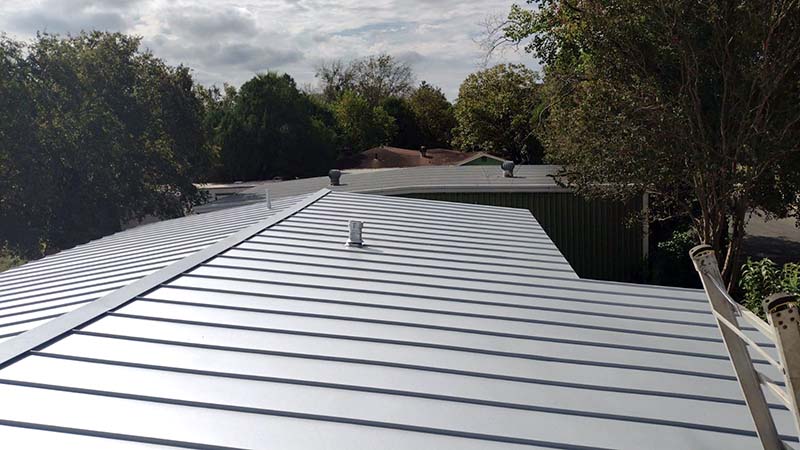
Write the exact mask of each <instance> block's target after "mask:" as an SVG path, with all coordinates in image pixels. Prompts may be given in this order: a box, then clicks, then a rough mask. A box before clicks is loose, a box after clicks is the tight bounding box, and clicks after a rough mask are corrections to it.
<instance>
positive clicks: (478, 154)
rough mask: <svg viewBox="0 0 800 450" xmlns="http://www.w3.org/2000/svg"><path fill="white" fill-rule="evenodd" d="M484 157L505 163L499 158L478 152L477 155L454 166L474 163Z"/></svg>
mask: <svg viewBox="0 0 800 450" xmlns="http://www.w3.org/2000/svg"><path fill="white" fill-rule="evenodd" d="M484 156H485V157H487V158H492V159H493V160H495V161H500V162H505V161H506V160H505V159H503V158H500V157H499V156H494V155H492V154H491V153H486V152H478V153H476V154H474V155H472V156H470V157H469V158H467V159H465V160H463V161H461V162H460V163H458V164H456V166H463V165H465V164H468V163H471V162H472V161H475V160H476V159H478V158H482V157H484Z"/></svg>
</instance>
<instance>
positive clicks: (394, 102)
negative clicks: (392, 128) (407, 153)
mask: <svg viewBox="0 0 800 450" xmlns="http://www.w3.org/2000/svg"><path fill="white" fill-rule="evenodd" d="M381 107H382V108H383V110H384V111H386V113H387V114H388V115H390V116H391V117H392V118H393V119H394V123H395V125H396V127H397V133H395V135H394V136H393V137H392V138H391V140H390V141H389V144H390V145H392V146H394V147H402V148H419V146H421V145H423V143H424V142H425V141H424V139H423V137H422V130H421V129H420V125H419V123H418V121H417V115H416V114H415V113H414V110H413V109H411V104H410V103H409V101H408V100H406V99H404V98H400V97H389V98H387V99H385V100H384V101H383V102H382V103H381ZM362 150H364V149H362Z"/></svg>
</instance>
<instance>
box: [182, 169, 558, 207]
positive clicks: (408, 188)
mask: <svg viewBox="0 0 800 450" xmlns="http://www.w3.org/2000/svg"><path fill="white" fill-rule="evenodd" d="M559 168H560V166H551V165H523V166H517V167H516V168H515V170H514V177H513V178H508V177H504V176H503V171H502V170H501V169H500V168H499V167H497V166H434V167H410V168H403V169H389V170H345V171H343V172H342V177H341V186H330V180H329V178H328V177H327V176H324V177H315V178H304V179H300V180H289V181H282V182H277V183H268V184H264V185H259V186H256V187H254V188H252V189H248V190H245V191H243V192H241V193H239V194H235V195H231V196H229V197H227V198H224V199H222V200H219V201H217V202H213V203H208V204H206V205H203V206H201V207H199V208H197V212H199V213H204V212H208V211H215V210H217V209H223V208H230V207H233V206H239V205H245V204H249V203H252V202H256V203H257V202H261V201H262V200H263V198H264V192H265V191H266V190H269V192H270V195H271V196H272V197H273V198H283V197H287V196H292V195H299V194H308V193H310V192H314V191H316V190H318V189H323V188H327V189H331V190H333V191H335V192H359V193H367V194H392V195H401V194H420V193H428V192H436V193H441V192H568V191H569V190H568V189H566V188H563V187H561V186H559V185H558V184H557V183H556V182H555V181H554V179H553V175H554V174H555V173H556V172H557V171H558V169H559Z"/></svg>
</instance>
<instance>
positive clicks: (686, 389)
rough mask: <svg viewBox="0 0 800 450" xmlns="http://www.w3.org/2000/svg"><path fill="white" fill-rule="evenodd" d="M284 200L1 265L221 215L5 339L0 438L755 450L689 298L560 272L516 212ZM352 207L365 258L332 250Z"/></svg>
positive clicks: (81, 442)
mask: <svg viewBox="0 0 800 450" xmlns="http://www.w3.org/2000/svg"><path fill="white" fill-rule="evenodd" d="M290 203H291V204H288V203H287V204H286V205H285V206H284V207H283V208H282V209H281V210H280V211H278V212H276V213H274V214H271V215H269V216H268V217H264V218H263V219H262V220H260V221H257V222H255V223H253V222H249V223H251V225H249V226H247V227H245V228H241V227H240V226H239V225H238V224H237V225H233V223H236V222H238V221H239V219H237V217H238V216H239V215H240V214H244V213H245V212H249V213H254V212H255V211H259V210H258V209H257V208H259V206H257V205H251V206H248V207H243V208H238V209H235V210H227V211H224V212H223V213H224V214H223V213H215V214H207V215H200V216H195V217H187V218H184V219H179V220H177V221H174V222H173V223H172V224H171V228H169V229H163V230H161V232H155V230H156V228H154V227H155V225H153V226H149V227H147V228H149V230H148V229H145V227H143V229H141V230H138V231H139V234H138V235H137V234H135V233H133V234H132V232H131V231H129V232H125V233H121V234H120V235H118V236H117V237H116V239H114V240H113V242H108V243H106V245H105V246H101V248H100V249H98V250H97V251H96V252H95V251H94V250H92V248H91V244H89V245H87V246H86V247H85V248H83V249H82V250H80V251H77V252H74V253H73V254H72V256H70V257H69V258H65V257H62V258H61V262H57V261H58V258H55V257H48V258H45V259H44V260H42V261H41V262H39V263H38V264H34V265H26V266H23V267H22V268H21V269H17V270H15V271H12V272H11V273H14V274H15V275H14V279H15V282H20V281H25V276H24V275H23V277H22V279H20V278H19V275H21V274H27V276H37V275H35V274H36V273H37V272H36V270H34V269H35V268H36V267H37V266H38V268H39V269H45V268H47V267H50V268H51V269H54V268H55V267H56V266H58V265H60V267H61V269H62V270H66V271H69V270H74V269H76V268H78V267H76V266H81V265H85V264H89V265H90V264H91V263H92V256H91V255H92V254H93V252H95V253H97V254H96V255H95V256H99V255H103V254H105V253H106V252H113V251H114V250H112V249H117V251H120V252H121V251H122V250H124V249H127V250H129V251H132V252H133V251H138V250H140V249H143V250H144V252H147V251H148V249H150V245H151V244H150V242H149V240H148V239H142V237H143V236H147V235H149V236H150V240H153V241H155V240H158V239H165V240H169V239H178V240H191V239H190V238H186V237H183V236H182V231H183V228H182V227H181V225H182V224H183V223H186V224H189V223H192V224H195V225H198V224H200V223H203V222H204V221H208V223H207V224H208V226H209V227H211V226H222V225H223V224H225V223H228V224H229V225H231V226H233V227H234V228H238V231H235V232H234V234H232V235H229V236H228V237H226V238H224V239H222V240H219V241H217V242H215V243H212V244H210V245H207V246H205V247H204V248H202V249H200V250H198V251H196V252H194V253H192V254H190V255H188V256H185V257H184V258H182V259H180V260H178V261H175V262H173V263H172V264H170V265H169V266H167V267H163V268H161V269H156V270H155V271H154V272H152V273H150V274H149V275H146V276H144V277H140V279H138V280H137V281H135V282H133V283H131V284H128V285H127V286H125V287H123V288H121V289H117V290H114V291H113V292H111V293H107V294H106V295H104V296H103V298H101V299H99V300H96V301H93V302H91V303H89V304H86V305H83V306H81V307H80V308H78V309H76V310H74V311H72V312H70V313H68V314H66V315H63V316H61V317H59V318H56V319H53V320H51V321H49V322H47V323H45V324H44V325H42V326H39V327H37V328H35V329H33V330H30V331H28V332H27V333H24V334H22V335H19V336H16V337H14V338H12V339H9V340H7V341H5V342H2V343H0V398H1V399H2V401H0V436H2V437H3V443H4V445H5V446H7V447H9V448H17V447H25V448H50V447H59V448H60V447H75V448H82V449H105V448H122V447H124V446H126V445H128V444H138V445H142V444H151V445H157V446H164V447H169V448H171V447H183V448H209V449H210V448H281V449H286V450H295V449H314V448H323V447H324V448H328V449H348V450H362V449H374V448H382V449H408V448H426V449H427V448H447V449H457V450H460V449H469V450H472V449H475V450H477V449H487V450H493V449H498V450H499V449H508V450H511V449H515V448H523V446H527V448H561V449H583V448H630V449H642V448H648V449H675V448H691V449H719V448H724V449H726V450H738V449H742V450H744V449H752V448H756V447H757V446H758V445H759V444H758V443H759V441H758V438H757V437H756V436H755V432H754V431H753V424H752V420H751V418H750V415H749V413H748V410H747V407H746V406H745V405H744V402H743V401H742V399H741V392H740V388H739V385H738V383H737V382H736V379H735V377H734V375H733V372H732V370H731V366H730V362H729V361H728V359H727V356H726V352H725V348H724V346H723V345H722V343H721V339H720V336H719V332H718V330H717V328H716V326H715V324H714V317H713V316H712V315H711V313H710V311H709V309H708V304H707V301H706V300H705V299H704V294H703V293H702V291H697V290H689V289H675V288H666V287H656V286H641V285H632V284H623V283H610V282H599V281H593V280H581V279H578V278H576V277H575V275H574V273H572V272H571V269H570V267H569V265H568V264H567V263H566V261H565V260H564V258H563V257H562V256H561V254H560V253H559V251H558V250H557V249H556V248H555V246H554V245H553V243H552V241H550V239H549V238H548V236H547V235H546V234H545V233H544V232H543V230H542V229H541V227H540V226H539V224H538V223H537V222H536V220H535V219H534V218H533V216H531V214H530V212H528V211H527V210H519V209H511V208H498V207H489V206H479V205H469V204H455V203H447V202H437V201H427V200H416V199H408V198H399V197H385V196H372V195H363V194H354V193H345V192H331V191H329V190H320V191H317V192H314V193H311V194H310V195H308V196H305V197H303V198H302V199H294V200H292V201H291V202H290ZM263 206H264V205H263V204H262V205H261V207H262V209H264V208H263ZM254 208H255V209H254ZM256 214H260V212H257V213H256ZM350 219H359V220H363V221H364V241H365V243H366V246H365V247H362V248H360V247H346V246H345V245H344V242H345V240H346V238H347V230H348V220H350ZM156 225H159V224H156ZM201 229H202V227H197V228H195V232H200V230H201ZM132 231H137V230H132ZM151 233H153V234H151ZM137 236H138V237H137ZM98 242H99V241H98ZM118 255H119V256H120V257H122V253H119V254H118ZM55 256H58V255H55ZM87 267H91V266H87ZM39 275H42V274H41V273H39ZM50 275H51V276H53V277H57V276H58V272H57V271H54V272H50ZM74 275H75V274H73V275H71V276H74ZM108 277H109V278H113V275H111V274H108ZM2 278H3V276H0V281H2ZM56 290H58V289H56ZM0 304H2V303H0ZM759 344H760V345H763V344H764V343H763V342H761V341H759ZM758 364H759V365H760V366H764V368H765V370H766V372H767V373H768V375H770V376H773V377H777V376H776V375H774V374H772V373H771V372H770V369H771V366H770V365H769V364H768V363H766V362H765V361H759V362H758ZM775 413H776V420H777V424H778V427H779V429H780V430H781V431H782V432H784V433H786V437H787V439H790V440H792V441H793V442H796V438H794V437H793V436H794V430H793V422H792V418H791V415H790V413H789V412H788V411H786V410H779V409H777V408H776V410H775ZM17 443H19V444H20V445H16V444H17ZM23 444H24V445H23Z"/></svg>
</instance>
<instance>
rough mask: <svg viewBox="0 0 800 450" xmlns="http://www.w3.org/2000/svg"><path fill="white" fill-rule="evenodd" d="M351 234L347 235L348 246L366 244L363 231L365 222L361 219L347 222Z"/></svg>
mask: <svg viewBox="0 0 800 450" xmlns="http://www.w3.org/2000/svg"><path fill="white" fill-rule="evenodd" d="M347 227H348V229H349V231H350V234H349V235H348V237H347V246H348V247H361V246H363V245H364V239H363V238H362V231H363V229H364V222H362V221H360V220H351V221H350V222H348V223H347Z"/></svg>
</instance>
